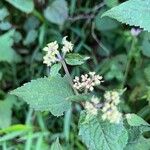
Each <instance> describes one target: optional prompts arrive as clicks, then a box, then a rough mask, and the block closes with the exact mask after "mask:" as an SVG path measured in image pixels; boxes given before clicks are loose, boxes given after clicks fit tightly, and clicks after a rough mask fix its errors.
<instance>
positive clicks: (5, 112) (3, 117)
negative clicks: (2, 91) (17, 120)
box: [0, 95, 15, 129]
mask: <svg viewBox="0 0 150 150" xmlns="http://www.w3.org/2000/svg"><path fill="white" fill-rule="evenodd" d="M14 100H15V97H14V96H12V95H9V96H7V97H6V99H5V100H3V101H0V128H2V129H3V128H6V127H8V126H9V125H10V124H11V114H12V110H11V108H12V106H13V102H14Z"/></svg>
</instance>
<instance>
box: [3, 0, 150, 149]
mask: <svg viewBox="0 0 150 150" xmlns="http://www.w3.org/2000/svg"><path fill="white" fill-rule="evenodd" d="M139 1H140V0H138V2H139ZM122 2H123V1H121V0H120V1H119V0H104V1H100V0H99V1H97V0H95V1H92V0H88V1H82V0H71V1H69V0H68V1H65V0H49V1H48V0H34V1H33V0H26V1H24V0H20V1H18V0H13V1H10V0H2V1H0V45H1V46H0V136H1V137H0V149H1V148H2V149H4V150H5V149H19V150H20V149H25V150H30V149H34V150H35V149H36V150H38V149H41V147H42V149H44V150H47V149H49V148H50V147H51V149H56V147H57V149H61V148H60V146H59V144H58V139H57V140H56V141H55V139H56V138H57V137H59V140H60V143H61V145H62V146H63V148H64V149H67V150H70V149H71V150H74V149H75V150H76V149H77V150H86V147H85V145H84V144H83V143H82V142H81V140H80V138H79V137H78V127H77V124H78V119H79V113H80V111H81V110H82V107H81V106H80V105H79V104H75V105H73V107H72V108H71V107H70V105H69V104H68V105H67V106H66V104H65V103H64V108H61V109H62V111H63V110H65V109H66V107H67V108H70V110H69V111H67V112H66V113H65V116H64V117H63V116H61V117H59V118H55V117H53V116H52V115H51V113H50V112H49V111H47V112H38V111H37V112H35V111H33V110H32V108H29V107H28V105H27V104H25V103H24V102H23V101H22V100H20V99H19V98H17V97H15V96H12V95H9V92H10V91H11V90H13V89H15V88H17V87H18V86H21V85H23V84H24V83H25V82H29V81H30V80H33V81H32V82H34V79H36V78H40V77H44V76H45V75H47V74H48V72H49V71H48V70H47V68H46V67H45V65H43V63H42V57H43V52H42V48H43V47H44V46H45V45H46V44H47V43H48V42H51V41H54V40H57V41H59V42H61V39H62V37H63V36H65V35H68V37H69V38H70V40H71V41H72V42H73V43H74V44H75V48H74V51H75V52H79V53H81V54H83V55H86V56H90V59H89V60H87V62H86V63H85V64H83V65H81V66H76V67H74V68H72V67H69V70H70V72H71V74H72V77H74V76H75V75H80V74H82V73H85V72H89V71H96V72H97V73H98V74H101V75H103V76H104V79H105V83H104V84H103V85H104V86H105V87H107V88H108V89H117V88H126V92H125V93H124V95H123V97H122V103H121V107H120V109H121V110H122V112H124V113H136V114H138V115H139V116H141V117H142V118H143V119H145V120H146V121H147V122H150V106H149V100H150V48H149V47H150V34H149V33H148V32H147V31H143V32H142V33H141V34H140V35H139V36H138V37H135V36H133V35H132V34H131V32H130V30H131V28H132V27H129V26H126V25H125V24H120V23H119V22H117V21H116V20H113V19H111V18H108V17H103V18H101V15H102V14H103V13H104V12H105V11H106V10H108V9H110V8H112V7H114V6H116V5H118V4H119V3H122ZM134 2H135V0H133V1H132V3H133V4H134ZM147 2H148V1H147ZM133 4H132V6H133ZM129 5H130V2H129ZM135 5H137V3H136V4H135ZM147 6H148V5H147ZM147 6H145V5H142V6H141V7H140V8H141V10H143V8H145V9H146V10H148V9H147ZM135 7H136V6H135ZM116 10H117V11H118V10H119V9H115V8H114V9H111V10H110V11H108V12H106V13H104V15H105V16H111V17H112V18H115V19H118V20H119V18H118V16H117V15H116V13H118V12H117V11H116ZM122 10H124V6H123V5H122V7H120V11H121V12H122ZM131 10H132V7H131ZM141 10H140V9H139V12H141ZM129 11H130V7H129V10H125V12H129ZM139 12H137V13H138V14H139ZM142 13H144V11H143V12H142ZM110 14H111V15H110ZM126 15H128V14H127V13H125V16H124V19H123V20H119V21H121V22H125V23H128V24H130V25H133V24H134V23H130V20H128V17H126ZM141 17H148V16H145V15H143V14H142V15H141ZM134 19H137V18H135V17H134ZM139 20H140V19H139ZM128 21H129V22H128ZM134 25H135V24H134ZM137 26H141V27H145V29H147V30H149V28H148V27H147V24H146V23H145V22H139V23H138V24H137ZM74 57H76V56H74ZM85 59H88V58H85ZM78 62H79V61H78ZM69 63H70V64H71V63H76V62H72V60H70V59H69V56H68V64H69ZM81 64H82V61H81ZM58 68H59V67H58ZM53 69H54V68H53ZM61 72H63V70H61ZM56 73H57V70H56ZM46 80H47V79H46V78H45V81H44V82H46ZM61 81H62V83H61V84H65V86H66V89H63V90H64V92H65V91H67V85H66V82H65V79H63V80H61ZM51 82H53V84H54V86H55V84H56V83H55V81H51ZM40 84H41V81H40V80H39V84H38V85H36V86H37V87H36V86H34V87H33V88H37V90H39V91H41V90H42V89H40ZM25 86H28V85H25ZM47 87H48V89H47V90H51V87H49V86H47ZM22 90H24V89H23V88H22ZM60 90H61V86H60ZM105 90H106V89H105V88H104V87H103V86H101V87H100V89H98V90H97V93H99V94H101V92H100V91H105ZM18 92H20V91H18ZM30 92H32V91H30ZM45 92H46V94H47V91H45ZM56 92H57V91H56ZM69 92H71V91H69ZM30 96H31V95H28V98H29V99H32V98H31V97H30ZM37 101H38V99H37V100H36V99H33V100H32V101H28V103H32V105H36V102H37ZM47 104H48V102H47V103H46V105H45V106H43V107H47ZM33 107H34V106H33ZM58 108H59V106H58ZM39 109H42V108H39ZM52 113H53V114H55V115H57V116H58V115H60V114H56V113H55V110H53V112H52ZM80 121H81V122H84V121H85V120H84V114H83V118H82V119H81V118H80ZM92 123H95V120H93V121H91V124H92ZM96 123H97V122H96ZM128 123H129V124H130V123H131V124H130V125H131V126H133V128H132V129H131V132H135V131H137V130H138V131H141V133H143V130H146V129H144V128H143V126H144V125H142V124H139V125H134V124H132V122H128ZM82 126H83V128H86V125H85V124H83V125H82ZM112 128H114V127H112ZM120 128H121V127H120ZM141 128H142V129H141ZM123 130H124V129H122V132H123ZM112 134H113V133H112ZM117 134H118V136H120V135H121V134H122V133H121V130H120V132H118V133H117ZM80 135H81V137H82V131H80ZM144 136H145V137H147V138H148V137H149V136H150V134H149V133H147V134H145V135H144ZM137 137H138V138H137ZM137 137H132V138H131V139H130V140H131V141H133V139H136V140H139V141H142V140H143V136H141V135H137ZM123 138H124V139H126V138H125V137H123ZM116 140H117V139H116ZM87 141H88V139H87ZM96 142H97V141H96ZM145 142H147V143H148V142H149V141H145ZM52 143H53V144H52ZM141 143H142V142H141ZM145 145H146V146H147V147H146V146H145ZM132 146H133V147H134V149H137V148H140V146H141V147H142V148H143V150H147V149H149V147H150V146H149V147H148V144H144V146H145V148H144V147H143V145H138V146H137V145H134V144H133V145H132ZM130 148H131V145H129V147H128V148H127V149H128V150H129V149H130Z"/></svg>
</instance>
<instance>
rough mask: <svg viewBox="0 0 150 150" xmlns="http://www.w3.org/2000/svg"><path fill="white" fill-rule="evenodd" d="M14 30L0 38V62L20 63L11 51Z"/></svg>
mask: <svg viewBox="0 0 150 150" xmlns="http://www.w3.org/2000/svg"><path fill="white" fill-rule="evenodd" d="M13 35H14V30H10V31H9V32H7V33H5V34H3V35H1V36H0V45H1V46H0V61H6V62H9V63H11V62H18V61H20V57H19V55H17V53H16V52H15V51H14V50H13V49H12V45H13V42H14V41H13V39H12V36H13Z"/></svg>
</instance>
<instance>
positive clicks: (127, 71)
mask: <svg viewBox="0 0 150 150" xmlns="http://www.w3.org/2000/svg"><path fill="white" fill-rule="evenodd" d="M134 45H135V39H133V40H132V43H131V48H130V51H129V54H128V56H127V57H128V58H127V59H128V61H127V65H126V69H125V75H124V80H123V83H122V85H121V89H123V88H124V86H125V83H126V81H127V78H128V74H129V71H130V66H131V62H132V58H133V53H134Z"/></svg>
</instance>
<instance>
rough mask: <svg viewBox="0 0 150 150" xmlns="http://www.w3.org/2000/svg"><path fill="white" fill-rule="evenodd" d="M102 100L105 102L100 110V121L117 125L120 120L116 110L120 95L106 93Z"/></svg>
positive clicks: (111, 92) (119, 114)
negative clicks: (101, 113)
mask: <svg viewBox="0 0 150 150" xmlns="http://www.w3.org/2000/svg"><path fill="white" fill-rule="evenodd" d="M104 98H105V101H106V102H105V103H104V106H103V108H102V112H103V115H102V119H103V120H109V121H110V122H111V123H119V122H120V120H121V118H122V114H121V113H120V112H119V111H118V108H117V105H118V104H119V102H120V94H119V93H118V92H116V91H107V92H106V93H105V94H104Z"/></svg>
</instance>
